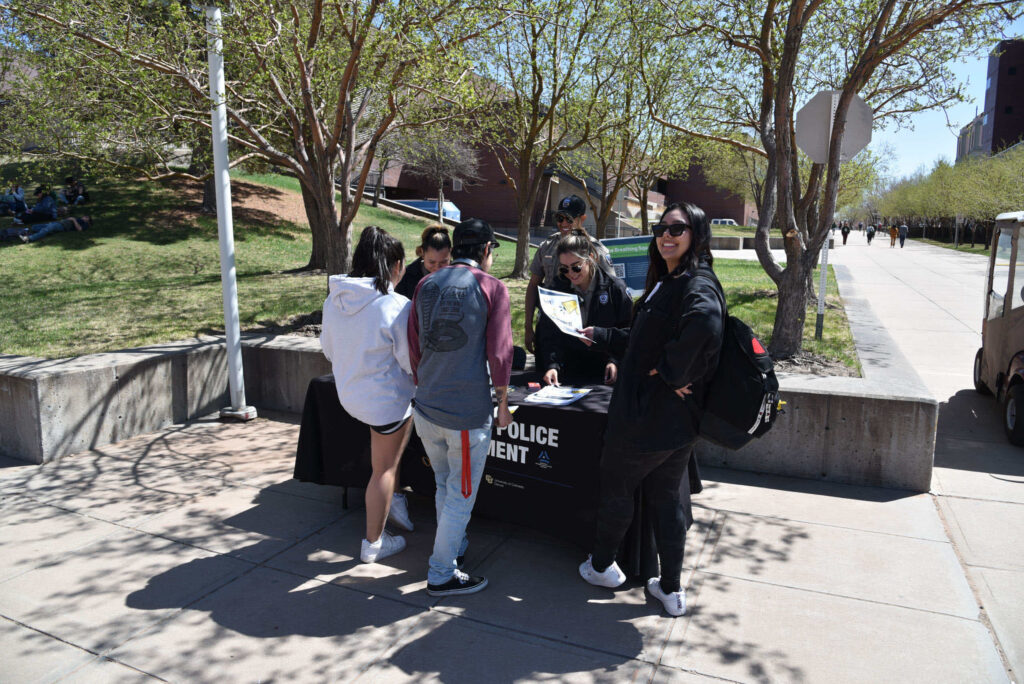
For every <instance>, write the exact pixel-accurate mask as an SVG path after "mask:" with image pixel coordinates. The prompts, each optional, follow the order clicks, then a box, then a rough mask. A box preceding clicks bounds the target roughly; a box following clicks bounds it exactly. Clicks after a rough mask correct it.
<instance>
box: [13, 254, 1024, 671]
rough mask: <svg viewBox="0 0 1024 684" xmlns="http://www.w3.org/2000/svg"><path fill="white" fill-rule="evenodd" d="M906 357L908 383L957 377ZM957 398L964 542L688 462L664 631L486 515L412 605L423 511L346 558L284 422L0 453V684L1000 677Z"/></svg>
mask: <svg viewBox="0 0 1024 684" xmlns="http://www.w3.org/2000/svg"><path fill="white" fill-rule="evenodd" d="M885 249H886V250H888V246H885ZM922 249H924V248H922ZM857 251H859V252H861V254H859V255H858V254H856V253H855V252H857ZM876 252H877V254H876ZM881 252H882V245H880V244H879V243H876V245H875V246H874V247H872V248H871V250H870V251H868V250H867V249H866V248H855V246H850V247H848V248H845V249H843V248H840V249H839V250H836V252H834V253H833V254H834V255H835V256H836V259H835V262H836V263H837V264H838V265H839V269H838V270H839V271H840V273H842V271H843V270H844V268H845V269H847V270H848V271H849V272H850V273H851V274H858V273H861V272H862V270H861V269H862V268H863V269H867V266H864V264H870V263H872V262H876V263H879V264H882V266H881V267H880V268H881V270H880V271H879V272H878V273H877V274H876V275H877V278H879V279H885V278H888V277H890V276H888V275H886V273H885V272H884V271H885V270H886V268H887V267H885V264H887V263H890V262H891V264H893V265H894V266H893V268H895V265H898V264H902V266H900V269H904V268H905V267H906V265H907V264H909V263H913V262H912V261H910V260H911V259H917V258H918V257H919V258H920V260H921V262H922V263H927V261H928V260H929V258H931V257H929V255H928V254H926V253H925V252H923V251H922V252H921V253H920V254H919V255H914V250H913V249H912V248H910V247H908V248H907V250H905V251H904V253H903V254H902V255H897V254H895V253H894V254H892V255H891V256H889V255H886V256H883V255H882V254H881ZM912 255H914V256H912ZM947 256H948V257H953V258H962V257H961V256H960V255H956V254H950V255H943V254H936V255H935V257H934V258H936V259H945V258H947ZM900 257H902V258H903V259H904V261H902V262H900V261H897V258H900ZM951 263H953V264H954V270H955V269H956V262H951ZM863 272H867V271H866V270H865V271H863ZM876 275H872V276H871V280H872V281H873V280H874V279H875V277H876ZM847 283H848V284H850V285H852V286H856V287H860V288H862V292H863V297H861V299H862V300H863V301H865V302H867V301H870V303H871V305H872V308H873V310H874V312H875V313H874V317H875V318H877V319H878V320H882V321H885V320H886V319H887V317H888V316H889V314H888V313H886V311H887V310H886V307H884V306H881V307H880V308H877V309H876V308H874V305H875V296H876V295H875V294H874V293H868V292H867V290H866V287H867V286H866V284H865V283H864V282H863V281H862V280H860V279H859V277H858V276H855V278H854V279H851V280H849V281H847V280H845V279H842V280H841V287H843V288H846V287H847ZM844 294H845V291H844ZM904 296H906V295H905V293H904ZM976 297H977V298H978V299H980V294H978V295H976ZM853 298H854V299H857V297H853ZM886 301H888V300H886ZM866 318H870V316H866ZM894 344H898V342H897V343H894ZM972 353H973V352H972ZM905 356H907V357H908V358H911V359H912V360H913V361H914V363H915V364H916V363H918V362H919V360H918V359H916V358H915V357H914V356H912V355H911V354H909V353H905ZM921 363H922V367H921V370H918V372H919V373H921V374H922V379H923V381H924V382H926V383H928V386H929V387H932V386H935V387H940V386H945V385H942V383H943V382H944V383H947V384H948V385H952V384H954V383H953V381H952V380H941V379H940V378H938V377H937V376H936V377H935V378H932V376H930V375H929V374H928V373H926V372H924V371H925V367H926V365H927V364H924V363H923V361H921ZM866 365H867V364H866ZM915 367H916V366H915ZM873 368H874V366H871V368H869V369H868V371H867V372H869V373H870V372H873V371H872V370H871V369H873ZM968 372H969V367H968ZM940 380H941V382H940ZM951 396H952V397H954V398H956V397H960V393H959V392H957V393H955V394H954V395H951ZM958 401H959V399H958ZM964 401H968V398H966V395H965V398H964ZM948 404H949V405H952V404H954V402H953V401H950V402H948ZM971 405H972V406H975V413H976V414H977V416H978V418H977V420H976V421H975V422H971V421H974V420H975V419H974V418H971V419H970V420H967V419H965V418H963V416H964V411H963V410H960V409H959V408H958V407H956V406H954V407H953V409H951V410H946V411H944V414H943V415H944V419H943V427H942V430H943V432H942V438H941V440H940V441H941V442H942V443H943V445H944V446H943V454H945V455H944V456H943V461H942V466H943V467H942V468H941V469H940V471H939V473H938V474H937V476H936V481H937V489H938V488H939V486H940V485H941V488H942V491H943V494H942V496H940V497H939V500H940V503H941V505H942V508H943V511H944V513H945V511H946V509H947V508H951V507H959V508H958V509H957V510H958V511H960V512H957V513H956V515H957V518H956V519H957V520H958V521H959V522H958V525H959V527H960V529H961V530H962V531H963V534H964V535H965V539H966V541H962V540H961V539H960V537H958V536H957V535H958V534H960V532H953V533H952V538H953V542H951V541H950V534H949V533H947V529H946V528H945V527H944V525H943V519H942V518H941V517H940V515H939V513H938V510H937V508H936V506H935V503H934V497H932V496H931V495H928V494H919V495H913V494H908V493H906V492H900V491H893V490H883V489H873V488H863V487H850V486H843V485H832V484H825V483H818V482H812V481H806V480H796V479H789V478H781V477H773V476H761V475H754V474H748V473H740V472H733V471H725V470H714V469H709V470H708V471H707V472H705V473H704V475H705V477H706V490H705V492H704V493H702V494H701V495H700V496H699V497H696V498H695V505H696V517H697V523H696V525H695V527H694V528H693V529H692V530H691V531H690V534H689V536H688V549H687V555H686V568H685V578H686V581H687V585H688V593H689V604H690V611H689V614H688V615H687V616H686V617H683V618H678V619H673V618H669V617H667V616H665V615H664V614H663V613H662V611H661V610H660V605H659V604H657V603H654V602H652V601H651V600H649V599H647V598H646V597H645V595H644V593H643V590H642V588H640V587H638V586H633V585H631V586H627V587H624V588H622V589H620V590H617V591H615V592H612V591H608V590H601V589H597V588H594V587H591V586H589V585H587V584H585V583H583V582H582V581H581V580H580V579H579V578H578V577H577V576H576V565H577V564H578V563H579V562H580V560H582V557H581V556H582V550H581V549H579V548H572V547H571V546H567V545H566V544H564V543H562V542H559V541H556V540H553V539H548V538H546V537H544V536H543V535H540V534H537V533H534V532H531V531H529V530H525V529H521V528H518V527H515V526H510V525H498V524H494V523H491V522H488V521H485V520H475V521H474V522H473V524H472V527H471V540H472V542H473V543H472V545H471V546H470V550H469V554H468V558H467V562H468V564H469V565H470V567H471V569H472V571H474V572H480V573H483V574H485V575H487V576H488V577H489V578H490V580H491V586H490V587H488V589H487V590H485V591H484V592H482V593H480V594H476V595H473V596H468V597H457V598H450V599H445V600H437V599H432V598H430V597H428V596H427V595H426V593H425V591H424V584H425V577H424V575H425V565H426V558H427V555H428V554H429V548H430V546H431V543H432V537H433V531H434V528H433V524H432V522H431V520H432V518H433V513H432V510H431V505H430V502H429V501H423V500H420V499H417V498H414V497H411V499H410V500H411V503H412V514H413V518H414V520H415V521H416V525H417V529H416V531H415V532H414V533H411V534H409V535H408V536H407V539H408V540H409V548H408V549H407V550H406V551H404V552H403V553H401V554H399V555H397V556H395V557H393V558H391V559H388V560H387V561H385V562H384V563H381V564H377V565H372V566H368V565H363V564H360V563H358V562H357V561H356V560H355V559H354V558H353V556H354V554H356V552H357V550H358V548H359V540H360V538H361V536H362V531H363V524H364V517H363V513H362V510H361V508H360V507H359V506H358V505H354V506H353V508H352V509H350V510H347V511H346V510H344V509H343V508H342V507H341V504H340V498H341V497H340V492H339V491H338V490H336V489H334V488H330V487H318V486H314V485H305V484H301V483H297V482H295V481H293V480H291V479H290V473H291V461H292V457H293V454H294V445H295V441H296V436H297V426H296V425H295V424H294V418H291V417H288V416H269V417H268V416H265V417H262V418H261V419H260V420H258V421H256V422H255V423H253V424H249V425H244V426H242V425H222V424H220V423H216V422H198V423H194V424H192V425H188V426H173V427H171V428H168V429H167V430H164V431H161V432H159V433H156V434H153V435H147V436H143V437H139V438H135V439H133V440H129V441H126V442H122V443H120V444H117V445H111V446H107V447H103V448H101V449H97V450H94V451H91V452H87V453H84V454H79V455H77V456H75V457H71V458H69V459H65V461H64V462H63V463H61V464H59V466H57V465H51V466H45V467H37V466H28V465H23V464H21V463H19V462H16V461H2V462H0V654H2V657H0V681H3V682H7V681H11V682H37V681H38V682H49V681H72V682H93V681H102V682H109V681H147V680H150V679H153V678H161V679H165V680H169V681H180V682H206V681H210V682H214V681H216V682H224V681H254V682H255V681H288V680H293V681H312V682H320V681H352V680H360V681H411V680H415V681H432V680H440V681H446V682H462V681H465V682H479V681H487V682H491V681H498V682H505V681H525V680H551V679H558V680H566V681H579V682H590V681H623V680H627V681H643V682H655V681H656V682H687V683H691V682H705V681H706V682H712V681H721V680H729V681H743V682H748V681H812V682H814V681H829V682H845V681H849V682H863V681H896V680H898V681H901V682H903V681H921V682H935V681H991V682H1002V681H1007V679H1008V675H1007V669H1006V665H1005V662H1004V660H1003V659H1002V658H1001V656H1000V652H999V646H998V645H997V642H996V641H995V640H994V639H993V636H992V633H991V632H990V630H989V629H988V623H987V622H986V619H987V618H986V616H987V617H988V618H989V619H991V621H992V623H993V624H995V625H996V631H997V633H998V634H999V635H1000V640H999V643H1002V644H1003V647H1004V648H1006V651H1007V654H1008V657H1009V660H1010V661H1014V659H1015V658H1016V655H1015V654H1014V652H1013V651H1012V650H1011V648H1010V647H1009V646H1007V645H1006V644H1007V642H1008V641H1009V639H1004V638H1003V636H1004V633H1005V634H1009V635H1013V634H1019V633H1020V631H1021V630H1020V629H1019V628H1018V629H1014V627H1013V624H1012V620H1014V619H1017V618H1016V616H1018V615H1020V614H1022V611H1020V610H1017V611H1016V612H1015V613H1009V612H1008V613H1005V614H1001V615H1003V617H1001V618H999V619H997V616H996V613H997V612H998V611H995V610H993V607H992V606H990V604H989V603H988V599H987V595H986V594H985V593H984V592H983V590H982V589H983V587H982V585H981V584H980V581H979V579H978V578H979V577H980V578H982V579H983V580H984V582H985V583H986V584H985V587H988V590H990V591H991V592H993V593H996V594H999V593H1000V592H1003V591H1004V590H1005V587H1006V583H1008V582H1009V583H1012V582H1013V580H1015V579H1016V577H1015V576H1014V575H1013V572H1015V566H1014V565H1013V564H1014V563H1015V562H1016V561H1015V559H1014V558H1013V557H1012V556H1013V550H1014V549H1018V548H1020V545H1019V534H1020V533H1019V532H1018V530H1020V529H1024V526H1021V525H1019V524H1017V522H1016V520H1015V519H1013V518H1010V519H1007V520H1005V521H1002V522H1001V524H999V525H997V526H996V527H995V529H993V530H992V534H990V535H975V534H974V532H973V531H974V530H976V529H977V527H978V526H979V525H983V524H986V523H987V524H992V520H991V518H989V517H986V513H985V511H983V510H979V509H978V508H976V507H975V506H982V507H983V506H985V505H988V504H990V503H992V502H993V501H995V500H1001V501H1005V500H1007V499H1006V497H1008V496H1009V495H1010V494H1009V493H1008V492H1006V491H1003V490H1002V489H1001V488H1003V487H1005V488H1007V489H1008V490H1009V489H1011V488H1012V486H1013V485H1012V484H1011V483H1009V482H1005V481H1003V480H1005V479H1007V478H1006V477H1004V476H1000V477H1003V480H998V479H995V478H989V477H988V476H987V475H986V472H987V471H986V470H984V469H983V468H982V467H981V465H979V463H977V462H975V461H976V459H980V458H981V456H983V453H982V449H981V448H979V446H978V445H983V448H984V449H987V450H989V451H993V450H995V451H998V449H999V445H1000V443H999V441H998V439H999V437H1000V435H995V436H994V437H991V436H990V435H989V434H988V433H986V432H985V430H986V429H987V427H986V426H985V425H984V424H983V420H984V416H986V415H987V414H986V413H985V412H984V408H983V404H977V405H974V404H971ZM986 440H988V441H986ZM999 453H1003V452H999ZM1012 455H1013V453H1012V452H1005V454H1004V458H1005V459H1006V463H1007V465H1006V468H1005V469H1004V470H1003V471H1001V472H1002V473H1003V474H1004V475H1005V474H1006V472H1007V471H1008V470H1010V468H1011V466H1010V465H1009V463H1010V460H1009V459H1010V457H1011V456H1012ZM957 458H959V459H960V461H958V460H957ZM1018 460H1019V459H1018ZM965 463H967V464H970V465H969V466H967V465H964V464H965ZM1016 475H1020V473H1019V472H1017V473H1016ZM968 477H974V478H978V482H984V483H985V487H987V488H989V489H990V490H991V492H992V497H991V499H988V498H986V499H980V498H979V499H968V498H957V495H956V494H954V493H953V492H955V491H960V489H959V488H963V489H966V490H970V491H974V490H978V489H981V488H982V487H981V485H980V484H978V483H977V482H973V481H968V480H966V479H962V478H968ZM1018 479H1019V478H1018ZM986 491H988V490H986ZM358 498H359V497H357V496H355V497H353V500H355V499H358ZM961 504H962V507H961ZM954 505H955V506H954ZM949 519H950V518H949V517H948V516H947V517H946V520H947V521H948V520H949ZM954 542H955V543H954ZM1015 542H1018V543H1015ZM965 549H966V551H965ZM993 556H994V558H993ZM996 561H998V563H996ZM964 563H966V565H967V570H966V572H965V570H964ZM982 566H985V567H982ZM1000 582H1002V584H1000ZM1019 584H1020V583H1019V582H1016V585H1015V586H1019ZM979 597H980V599H981V601H982V602H983V604H984V606H985V610H984V611H981V610H979V605H978V602H979ZM1008 607H1012V606H1008ZM1001 621H1010V622H1009V623H1008V624H1009V627H1006V626H1004V624H1003V623H1002V622H1001Z"/></svg>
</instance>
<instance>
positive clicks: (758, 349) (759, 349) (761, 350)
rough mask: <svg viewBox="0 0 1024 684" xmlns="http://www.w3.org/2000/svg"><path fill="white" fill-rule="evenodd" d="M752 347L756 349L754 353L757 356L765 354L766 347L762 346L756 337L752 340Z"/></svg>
mask: <svg viewBox="0 0 1024 684" xmlns="http://www.w3.org/2000/svg"><path fill="white" fill-rule="evenodd" d="M750 346H751V347H753V348H754V353H755V354H764V353H765V351H764V347H762V346H761V343H760V342H758V341H757V338H756V337H755V338H753V339H751V340H750Z"/></svg>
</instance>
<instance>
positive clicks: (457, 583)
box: [427, 570, 487, 596]
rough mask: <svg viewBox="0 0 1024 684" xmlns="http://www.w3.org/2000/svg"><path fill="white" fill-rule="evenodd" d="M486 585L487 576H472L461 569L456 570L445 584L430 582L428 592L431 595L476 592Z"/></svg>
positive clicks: (455, 594) (454, 594)
mask: <svg viewBox="0 0 1024 684" xmlns="http://www.w3.org/2000/svg"><path fill="white" fill-rule="evenodd" d="M486 586H487V578H486V577H471V576H469V575H467V574H466V573H464V572H462V571H461V570H456V571H455V574H454V575H452V578H451V579H450V580H448V581H447V582H445V583H444V584H428V585H427V593H428V594H430V595H431V596H457V595H459V594H475V593H476V592H478V591H480V590H481V589H483V588H484V587H486Z"/></svg>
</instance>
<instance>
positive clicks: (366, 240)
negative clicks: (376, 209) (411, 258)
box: [348, 226, 405, 294]
mask: <svg viewBox="0 0 1024 684" xmlns="http://www.w3.org/2000/svg"><path fill="white" fill-rule="evenodd" d="M404 259H405V248H404V247H402V243H401V242H400V241H399V240H398V239H396V238H394V237H392V236H391V235H388V234H387V232H386V231H384V230H383V229H382V228H378V227H377V226H367V227H366V228H364V229H363V232H362V234H361V235H360V236H359V244H357V245H356V249H355V252H354V253H353V254H352V270H351V271H349V273H348V274H349V276H350V277H352V278H373V284H374V287H376V288H377V291H378V292H380V293H381V294H387V293H388V287H389V286H390V285H391V269H392V268H394V266H395V264H396V263H398V262H401V261H403V260H404Z"/></svg>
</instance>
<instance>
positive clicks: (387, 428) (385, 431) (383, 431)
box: [370, 416, 412, 435]
mask: <svg viewBox="0 0 1024 684" xmlns="http://www.w3.org/2000/svg"><path fill="white" fill-rule="evenodd" d="M410 418H412V416H409V418H403V419H402V420H398V421H395V422H394V423H388V424H387V425H371V426H370V429H371V430H373V431H374V432H376V433H377V434H378V435H392V434H394V433H396V432H398V431H399V430H401V429H402V426H403V425H405V424H406V423H408V422H409V419H410Z"/></svg>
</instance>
